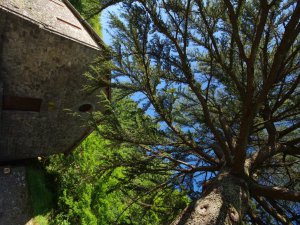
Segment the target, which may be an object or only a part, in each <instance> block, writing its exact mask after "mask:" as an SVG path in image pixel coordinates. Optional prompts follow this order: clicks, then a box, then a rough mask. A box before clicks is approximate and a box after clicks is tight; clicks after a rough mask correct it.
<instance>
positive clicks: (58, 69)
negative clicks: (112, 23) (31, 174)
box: [0, 0, 108, 161]
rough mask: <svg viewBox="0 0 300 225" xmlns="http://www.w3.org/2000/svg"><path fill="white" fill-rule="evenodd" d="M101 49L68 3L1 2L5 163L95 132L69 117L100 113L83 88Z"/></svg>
mask: <svg viewBox="0 0 300 225" xmlns="http://www.w3.org/2000/svg"><path fill="white" fill-rule="evenodd" d="M104 52H105V47H104V45H103V44H102V42H101V39H100V38H99V37H97V35H95V33H94V32H93V31H92V29H91V28H90V27H89V25H87V23H86V22H84V21H83V19H82V18H81V17H80V16H79V14H78V13H77V12H76V11H75V10H74V8H72V6H71V5H70V3H68V2H67V1H60V0H0V99H1V100H0V116H1V117H0V161H8V160H16V159H25V158H33V157H37V156H45V155H50V154H54V153H58V152H65V151H68V150H71V149H73V148H74V147H75V146H76V145H77V144H78V143H79V142H80V141H81V140H82V139H83V138H84V137H85V136H86V135H87V134H88V133H89V132H90V130H89V129H88V128H87V127H85V126H84V123H83V122H82V121H81V120H80V119H78V118H76V117H74V116H72V115H71V114H70V113H69V112H70V111H71V112H78V113H79V114H81V115H82V116H83V117H84V116H86V114H87V113H86V112H87V111H88V112H90V111H92V110H101V108H102V107H101V105H99V104H98V103H97V102H99V99H98V97H97V95H98V94H99V93H100V91H98V92H94V93H93V94H87V93H85V92H84V91H82V88H83V85H84V84H85V82H86V78H85V77H84V73H85V72H86V71H87V69H88V65H89V64H91V63H93V62H94V60H95V59H96V58H97V57H98V56H99V55H101V54H104ZM106 75H107V74H103V76H106ZM104 90H105V91H106V93H107V94H108V88H105V89H104ZM68 110H70V111H68Z"/></svg>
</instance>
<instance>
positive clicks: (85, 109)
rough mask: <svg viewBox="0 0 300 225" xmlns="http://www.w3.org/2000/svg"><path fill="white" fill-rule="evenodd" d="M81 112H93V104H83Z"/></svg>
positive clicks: (80, 107)
mask: <svg viewBox="0 0 300 225" xmlns="http://www.w3.org/2000/svg"><path fill="white" fill-rule="evenodd" d="M78 110H79V112H91V111H92V110H93V106H92V105H91V104H83V105H81V106H79V108H78Z"/></svg>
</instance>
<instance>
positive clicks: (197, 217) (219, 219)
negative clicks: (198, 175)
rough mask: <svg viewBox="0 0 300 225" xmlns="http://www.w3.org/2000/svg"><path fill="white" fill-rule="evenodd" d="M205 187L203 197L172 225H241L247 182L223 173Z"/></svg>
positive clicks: (245, 203) (245, 204)
mask: <svg viewBox="0 0 300 225" xmlns="http://www.w3.org/2000/svg"><path fill="white" fill-rule="evenodd" d="M205 186H207V188H205V190H204V192H203V196H202V197H201V198H200V199H198V200H197V201H195V202H193V203H192V204H191V205H190V206H188V207H187V208H186V209H185V210H184V211H183V212H182V214H181V215H180V216H179V217H178V218H177V219H176V220H175V221H174V222H173V223H172V224H171V225H206V224H207V225H223V224H226V225H227V224H241V220H242V218H243V213H244V211H245V210H246V207H247V200H248V189H247V187H246V184H245V182H243V180H242V179H241V178H238V177H235V176H233V175H230V174H229V173H228V172H222V173H220V174H219V175H218V176H217V177H216V178H215V179H214V180H212V181H211V182H210V183H209V184H208V185H205Z"/></svg>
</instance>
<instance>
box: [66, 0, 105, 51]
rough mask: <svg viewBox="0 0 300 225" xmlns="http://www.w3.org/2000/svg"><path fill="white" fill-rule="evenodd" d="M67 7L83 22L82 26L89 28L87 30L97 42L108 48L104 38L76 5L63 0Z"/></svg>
mask: <svg viewBox="0 0 300 225" xmlns="http://www.w3.org/2000/svg"><path fill="white" fill-rule="evenodd" d="M62 1H63V2H64V3H65V4H66V5H67V7H68V8H69V9H70V10H71V12H72V13H73V14H74V15H75V16H76V18H77V19H78V20H79V22H80V23H81V24H82V26H83V27H84V28H85V29H86V30H87V32H88V33H89V34H90V35H91V36H92V38H93V39H94V40H95V41H96V43H97V44H98V45H99V46H100V47H101V48H102V49H103V50H107V47H106V45H105V44H104V42H103V41H102V39H101V38H100V37H99V35H98V34H97V33H96V32H95V31H94V29H93V28H92V26H91V25H90V24H89V23H88V22H87V20H85V19H84V18H83V17H82V16H81V15H80V13H79V12H78V11H77V10H76V9H75V7H74V6H73V5H72V4H71V3H70V2H69V0H62Z"/></svg>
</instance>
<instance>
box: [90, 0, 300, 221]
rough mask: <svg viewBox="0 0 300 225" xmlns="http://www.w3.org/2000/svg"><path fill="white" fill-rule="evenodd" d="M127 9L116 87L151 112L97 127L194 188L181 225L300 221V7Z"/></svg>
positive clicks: (225, 1)
mask: <svg viewBox="0 0 300 225" xmlns="http://www.w3.org/2000/svg"><path fill="white" fill-rule="evenodd" d="M103 2H104V1H103ZM116 2H123V5H122V11H121V18H118V16H117V15H111V30H112V34H113V35H112V38H113V46H112V49H111V51H112V57H113V63H114V65H112V66H111V68H110V69H111V71H112V73H111V78H112V80H113V83H112V87H113V88H115V89H117V90H121V91H120V92H118V96H117V98H119V99H121V98H122V97H124V96H131V97H132V99H134V100H135V101H136V102H137V104H138V106H139V107H138V108H136V112H135V113H133V114H132V115H131V117H132V118H131V123H128V122H127V123H125V122H124V121H119V120H118V116H119V115H118V112H117V111H116V110H115V108H114V105H113V104H114V102H112V103H113V104H112V106H111V108H108V109H107V113H105V114H101V113H97V114H95V115H94V116H95V118H94V120H95V121H96V120H97V121H98V120H101V121H102V123H103V124H105V126H104V127H105V128H103V129H100V130H99V132H100V133H101V134H102V135H103V136H105V137H106V138H109V139H113V140H115V141H119V142H121V143H127V144H129V145H134V146H137V147H138V148H139V149H140V151H141V152H143V153H144V156H145V158H147V159H148V158H149V159H150V158H151V159H153V160H155V159H156V158H162V159H164V164H161V165H158V166H157V167H156V170H164V171H165V170H169V171H171V172H172V174H173V176H172V179H171V180H170V183H173V185H175V186H176V187H179V186H180V185H181V184H183V185H184V186H185V187H186V188H188V189H189V190H190V195H191V197H192V199H194V202H193V203H192V204H191V205H190V207H189V208H187V209H186V210H185V211H184V212H183V213H182V215H181V216H180V217H179V218H178V219H177V220H176V221H174V223H173V224H176V225H177V224H240V223H241V221H244V223H252V224H270V223H274V224H276V223H281V224H292V223H294V224H295V223H300V222H299V208H300V206H299V201H300V185H299V168H300V167H299V156H300V150H299V147H300V145H299V144H300V143H299V142H300V138H299V134H300V132H299V127H300V121H299V112H300V101H299V100H300V99H299V98H300V95H299V90H300V89H299V82H300V76H299V72H300V70H299V67H300V58H299V56H300V37H299V32H300V23H299V19H300V2H299V1H296V0H294V1H293V0H288V1H278V0H272V1H271V0H261V1H244V0H238V1H230V0H222V1H221V0H213V1H200V0H196V1H193V0H161V1H150V0H149V1H146V0H136V1H133V0H132V1H105V2H104V3H103V4H102V6H103V7H101V10H102V9H104V8H105V6H110V5H111V4H114V3H116ZM93 76H97V74H93V72H92V71H91V72H90V77H93ZM98 77H100V76H98ZM93 81H94V83H91V85H96V86H97V82H95V80H93ZM100 83H101V82H100ZM144 113H145V115H144ZM137 160H141V159H137ZM140 162H141V161H136V165H137V167H138V166H139V167H138V170H136V171H143V172H145V173H146V172H147V171H148V172H153V173H155V170H154V169H153V168H152V170H153V171H151V169H150V170H149V168H147V163H150V162H151V160H149V161H147V162H146V161H144V162H143V167H141V166H140V165H141V164H140ZM136 171H134V170H133V171H132V174H133V175H134V174H135V173H136Z"/></svg>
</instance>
